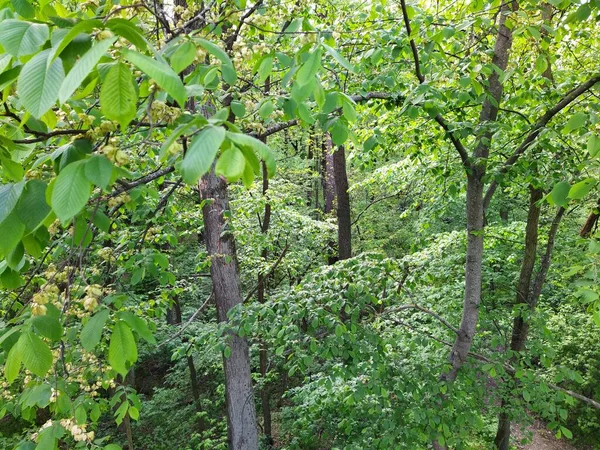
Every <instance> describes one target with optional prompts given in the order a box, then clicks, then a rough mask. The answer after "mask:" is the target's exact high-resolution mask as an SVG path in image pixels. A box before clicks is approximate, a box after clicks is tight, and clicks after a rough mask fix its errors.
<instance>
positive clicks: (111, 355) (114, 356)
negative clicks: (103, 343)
mask: <svg viewBox="0 0 600 450" xmlns="http://www.w3.org/2000/svg"><path fill="white" fill-rule="evenodd" d="M137 357H138V353H137V346H136V344H135V339H134V338H133V333H132V332H131V328H129V325H127V324H126V323H125V322H123V321H122V320H119V321H117V323H115V326H114V328H113V331H112V336H111V337H110V345H109V347H108V362H109V363H110V365H111V366H112V367H113V369H115V370H116V372H117V373H119V374H121V375H122V376H125V375H126V374H127V371H128V369H127V363H131V364H132V363H134V362H136V361H137Z"/></svg>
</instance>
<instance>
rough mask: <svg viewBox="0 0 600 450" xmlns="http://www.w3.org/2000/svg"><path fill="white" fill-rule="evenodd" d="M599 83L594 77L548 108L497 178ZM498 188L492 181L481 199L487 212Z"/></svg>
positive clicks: (599, 76) (496, 183)
mask: <svg viewBox="0 0 600 450" xmlns="http://www.w3.org/2000/svg"><path fill="white" fill-rule="evenodd" d="M598 82H600V75H595V76H593V77H592V78H590V79H589V80H587V81H586V82H585V83H582V84H580V85H579V86H577V87H576V88H574V89H572V90H571V91H569V92H568V93H567V94H566V95H565V96H564V97H563V98H562V100H561V101H560V102H558V103H557V104H556V105H554V106H553V107H552V108H550V109H549V110H548V111H546V113H545V114H544V115H543V116H542V117H540V118H539V119H538V121H537V122H536V123H535V125H533V128H532V129H531V131H530V132H529V134H528V135H527V137H526V138H525V140H524V141H523V142H522V143H521V145H519V147H518V148H517V149H516V150H515V151H514V153H513V154H512V155H511V156H510V157H509V158H508V159H507V160H506V162H505V163H504V164H503V165H502V167H500V169H498V170H497V171H496V176H495V177H494V178H497V176H498V175H503V174H505V173H506V172H507V171H508V169H510V168H511V167H512V165H513V164H514V163H515V162H517V160H518V159H519V157H520V156H521V155H522V154H523V153H525V150H527V149H528V148H529V146H530V145H531V144H532V143H533V142H534V141H535V139H536V138H537V137H538V135H539V134H540V133H541V132H542V130H543V129H544V127H545V126H546V125H547V124H548V122H550V121H551V120H552V119H553V118H554V116H556V115H557V114H558V113H559V112H561V111H562V110H563V109H564V108H566V107H567V106H568V105H569V104H570V103H572V102H573V101H574V100H576V99H577V97H579V96H580V95H582V94H583V93H585V92H586V91H587V90H589V89H591V88H592V87H593V86H594V85H595V84H596V83H598ZM497 187H498V182H497V181H496V180H495V179H494V181H492V183H491V184H490V187H489V188H488V190H487V192H486V193H485V197H484V199H483V209H484V211H487V208H488V206H489V205H490V201H491V199H492V196H493V195H494V192H495V191H496V188H497Z"/></svg>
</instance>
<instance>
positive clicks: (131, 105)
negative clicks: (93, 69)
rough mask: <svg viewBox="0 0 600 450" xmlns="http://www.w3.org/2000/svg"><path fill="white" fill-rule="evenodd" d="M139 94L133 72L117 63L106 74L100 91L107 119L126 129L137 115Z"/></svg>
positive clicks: (101, 104) (124, 65)
mask: <svg viewBox="0 0 600 450" xmlns="http://www.w3.org/2000/svg"><path fill="white" fill-rule="evenodd" d="M136 101H137V93H136V90H135V86H134V80H133V76H132V74H131V70H130V69H129V67H127V65H126V64H123V63H120V62H119V63H116V64H115V65H114V66H113V67H111V69H110V70H109V71H108V73H107V74H106V78H104V82H103V83H102V90H101V91H100V107H101V108H102V112H103V113H104V115H105V116H106V118H108V119H110V120H116V121H117V122H119V124H120V125H121V128H122V129H125V128H126V127H127V125H128V124H129V122H131V121H132V120H133V118H134V117H135V114H136Z"/></svg>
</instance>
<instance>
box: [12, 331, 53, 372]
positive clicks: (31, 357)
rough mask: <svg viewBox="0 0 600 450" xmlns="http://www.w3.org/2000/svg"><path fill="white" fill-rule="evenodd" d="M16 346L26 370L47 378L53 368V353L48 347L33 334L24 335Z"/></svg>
mask: <svg viewBox="0 0 600 450" xmlns="http://www.w3.org/2000/svg"><path fill="white" fill-rule="evenodd" d="M16 345H18V346H19V350H20V352H21V357H22V359H23V365H24V366H25V368H26V369H28V370H29V371H31V372H32V373H34V374H35V375H37V376H40V377H43V376H45V375H46V373H47V372H48V370H50V367H52V352H51V351H50V348H49V347H48V345H47V344H46V343H45V342H44V341H42V340H41V339H40V338H39V337H37V336H36V335H35V334H33V333H32V332H27V333H23V334H22V335H21V337H20V338H19V342H18V343H17V344H16Z"/></svg>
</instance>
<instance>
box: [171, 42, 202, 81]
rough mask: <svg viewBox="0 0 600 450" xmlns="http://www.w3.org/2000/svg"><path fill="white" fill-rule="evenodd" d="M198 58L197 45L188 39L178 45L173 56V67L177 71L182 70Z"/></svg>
mask: <svg viewBox="0 0 600 450" xmlns="http://www.w3.org/2000/svg"><path fill="white" fill-rule="evenodd" d="M194 59H196V46H195V45H194V44H192V43H191V42H190V41H186V42H184V43H183V44H181V45H179V46H178V47H177V50H175V51H174V52H173V55H172V56H171V67H173V70H174V71H175V72H176V73H180V72H182V71H183V70H184V69H185V68H186V67H188V66H189V65H190V64H192V63H193V62H194Z"/></svg>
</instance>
